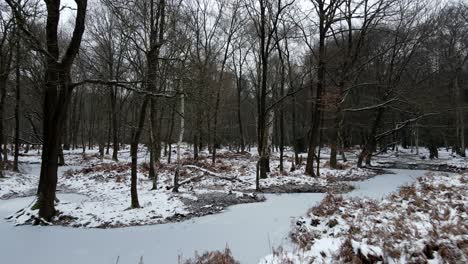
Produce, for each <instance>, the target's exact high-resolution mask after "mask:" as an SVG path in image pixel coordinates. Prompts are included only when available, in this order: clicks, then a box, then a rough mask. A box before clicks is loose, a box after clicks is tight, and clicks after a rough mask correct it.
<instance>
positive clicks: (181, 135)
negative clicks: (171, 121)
mask: <svg viewBox="0 0 468 264" xmlns="http://www.w3.org/2000/svg"><path fill="white" fill-rule="evenodd" d="M181 90H182V91H181V95H180V115H181V116H180V131H179V139H178V140H177V168H176V172H175V175H174V188H173V189H172V191H173V192H178V191H179V172H180V169H181V165H182V164H181V160H180V145H181V144H182V141H183V140H184V132H185V96H184V91H183V89H181Z"/></svg>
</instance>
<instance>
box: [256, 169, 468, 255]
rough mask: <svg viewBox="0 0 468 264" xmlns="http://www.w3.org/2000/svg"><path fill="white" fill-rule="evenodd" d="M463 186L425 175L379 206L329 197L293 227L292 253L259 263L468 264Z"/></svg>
mask: <svg viewBox="0 0 468 264" xmlns="http://www.w3.org/2000/svg"><path fill="white" fill-rule="evenodd" d="M467 183H468V174H455V173H446V172H428V173H426V175H424V176H422V177H420V178H418V180H417V181H416V183H414V184H412V185H408V186H403V187H401V188H400V190H399V191H398V192H397V193H394V194H392V195H390V196H388V197H387V198H385V199H383V200H371V199H362V198H359V199H353V198H345V197H342V196H340V195H330V194H329V195H327V196H326V197H325V198H324V199H323V201H322V202H321V203H320V204H319V205H317V206H315V207H313V208H311V209H310V210H309V211H308V213H307V214H306V215H305V216H303V217H300V218H298V219H297V221H296V222H295V223H294V225H293V227H292V231H291V233H290V236H291V238H292V241H293V242H294V244H295V245H296V249H294V250H292V251H287V250H283V249H281V248H280V249H277V250H276V251H275V252H274V253H273V254H271V255H269V256H267V257H265V258H264V259H263V260H262V261H261V262H260V263H262V264H277V263H278V264H279V263H312V262H313V263H377V262H379V263H467V262H468V213H467V209H468V186H467Z"/></svg>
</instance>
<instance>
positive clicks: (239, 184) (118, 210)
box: [0, 146, 376, 228]
mask: <svg viewBox="0 0 468 264" xmlns="http://www.w3.org/2000/svg"><path fill="white" fill-rule="evenodd" d="M65 154H66V155H65V159H66V166H62V167H60V171H59V179H58V190H59V192H62V193H75V194H80V195H84V196H85V197H86V199H83V200H82V201H80V202H79V203H77V202H65V201H60V202H59V203H57V206H56V209H57V210H58V211H59V215H58V217H57V218H56V219H54V223H56V224H60V225H69V226H74V227H104V228H105V227H122V226H132V225H145V224H158V223H164V222H168V221H179V220H180V219H184V218H185V217H192V216H198V215H203V214H208V213H215V212H219V211H221V210H222V209H223V208H224V207H225V206H227V205H230V204H236V203H245V202H256V201H261V200H262V198H261V197H257V196H255V195H253V193H254V192H255V171H256V161H257V157H256V156H255V150H253V154H249V153H244V154H239V153H235V152H231V151H229V150H226V149H222V150H220V151H219V154H218V160H217V162H216V164H212V163H211V159H210V158H209V157H208V155H209V154H208V153H207V152H201V153H200V156H201V157H200V158H199V159H198V160H194V159H193V158H192V153H191V152H190V150H189V149H188V146H185V148H184V149H183V160H182V164H183V169H182V170H181V172H180V182H181V183H183V182H187V183H186V184H183V185H182V186H181V187H180V188H179V190H180V193H173V192H172V191H171V190H170V188H169V187H170V186H172V184H173V177H174V172H175V169H176V166H177V165H176V164H174V161H173V162H172V163H170V164H168V163H167V160H166V159H165V158H163V159H162V161H163V162H162V163H161V164H160V166H159V167H158V169H157V172H158V189H157V190H151V189H152V185H153V183H152V180H151V179H149V178H148V174H149V172H148V162H149V153H148V152H147V151H146V148H145V147H144V146H141V148H140V151H139V153H138V155H139V165H140V166H139V169H138V196H139V200H140V205H141V206H142V208H138V209H131V210H130V209H129V206H130V163H129V162H130V157H129V152H128V150H122V151H121V152H120V153H119V154H120V156H119V162H115V161H112V160H111V159H110V157H109V156H106V157H104V158H103V159H99V158H98V157H97V155H96V154H97V153H96V150H94V151H87V153H86V154H85V155H83V154H82V153H81V150H75V151H68V152H65ZM174 156H175V155H174ZM285 156H286V157H285V170H284V172H280V171H279V168H278V165H279V160H278V159H279V158H278V154H277V153H275V154H274V155H273V157H272V158H271V168H272V172H271V173H270V175H269V178H267V179H262V180H261V181H260V185H261V188H262V189H263V190H264V191H266V192H297V191H299V192H326V191H327V190H334V191H338V192H340V191H346V190H349V189H350V188H349V185H348V184H347V183H345V182H344V181H347V180H360V179H367V178H369V177H372V176H374V175H375V174H376V172H375V171H372V170H367V169H358V168H353V167H351V166H347V167H346V168H345V169H343V170H332V169H330V168H327V167H325V166H324V168H322V169H321V176H320V177H310V176H307V175H304V168H305V164H302V165H301V166H297V169H296V170H295V171H293V172H290V167H291V161H292V156H293V153H292V152H289V151H288V152H286V155H285ZM20 161H21V173H11V172H8V174H7V178H5V179H0V186H1V187H0V199H8V198H13V197H24V196H30V195H32V194H34V193H35V191H36V188H37V182H38V175H39V169H40V156H39V155H38V153H37V152H30V153H29V154H27V155H22V156H21V157H20ZM190 179H192V181H189V180H190ZM207 193H209V194H213V193H215V194H217V195H218V196H219V195H224V196H228V195H229V197H234V199H237V201H233V198H230V201H229V203H224V204H223V205H222V206H220V205H219V204H218V203H216V202H213V203H210V202H209V201H208V202H207V201H203V202H199V200H200V197H201V196H200V195H203V194H207ZM194 204H196V205H197V206H199V207H203V208H196V207H195V206H193V205H194ZM208 207H211V208H212V210H207V208H208ZM202 209H203V210H202ZM36 214H37V210H34V211H32V210H30V208H25V209H24V210H23V211H21V212H18V213H17V214H15V215H14V216H13V217H12V218H11V220H12V222H14V223H15V224H27V223H30V222H31V220H32V219H34V216H35V215H36Z"/></svg>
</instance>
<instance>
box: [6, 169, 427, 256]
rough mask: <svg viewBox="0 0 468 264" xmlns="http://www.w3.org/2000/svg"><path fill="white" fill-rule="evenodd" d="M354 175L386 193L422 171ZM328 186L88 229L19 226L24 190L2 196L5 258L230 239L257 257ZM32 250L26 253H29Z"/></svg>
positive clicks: (279, 240) (368, 190)
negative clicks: (176, 218)
mask: <svg viewBox="0 0 468 264" xmlns="http://www.w3.org/2000/svg"><path fill="white" fill-rule="evenodd" d="M395 172H396V174H387V175H379V176H376V177H374V178H372V179H368V180H365V181H362V182H356V183H354V185H356V189H355V190H354V191H352V192H351V193H349V195H353V196H354V195H356V196H359V197H380V196H382V195H386V194H388V193H390V192H392V191H395V190H396V189H397V186H399V185H401V184H405V183H408V182H412V181H413V180H414V179H415V177H416V176H419V175H422V172H417V171H403V170H402V171H395ZM324 196H325V194H319V193H301V194H267V195H266V197H267V200H266V201H265V202H263V203H252V204H241V205H235V206H232V207H229V208H228V209H227V210H226V211H225V212H223V213H221V214H216V215H210V216H204V217H200V218H193V219H191V220H187V221H183V222H178V223H167V224H160V225H151V226H139V227H126V228H118V229H84V228H67V227H57V226H53V227H50V226H43V227H35V226H19V227H14V226H12V225H11V224H10V223H7V222H5V221H4V220H3V218H4V217H6V216H8V215H11V214H12V213H13V212H15V211H16V210H18V209H20V208H23V207H25V206H26V205H28V204H30V203H31V202H32V200H33V199H32V198H18V199H11V200H6V201H1V202H0V218H1V219H2V220H1V221H0V234H1V236H0V251H1V261H2V263H20V264H23V263H37V264H42V263H48V264H53V263H60V264H62V263H67V264H74V263H77V264H82V263H88V264H94V263H96V264H103V263H116V260H117V258H119V262H118V263H121V264H127V263H128V264H135V263H138V261H139V259H140V257H141V256H143V259H144V263H168V264H170V263H178V256H179V255H182V256H183V257H184V258H189V257H191V256H193V254H194V252H195V251H198V252H203V251H206V250H222V249H224V247H225V246H226V245H228V246H229V248H230V249H231V250H232V252H233V255H234V256H235V257H236V259H238V260H239V261H240V262H241V263H256V262H257V261H258V260H259V259H260V258H261V257H263V256H265V255H267V254H270V253H271V252H272V248H276V247H278V246H279V245H284V246H285V247H286V248H287V247H288V245H289V242H288V241H289V239H288V233H289V231H290V226H291V223H292V222H293V221H294V219H295V217H296V216H299V215H302V214H303V213H304V212H305V211H307V209H308V208H310V207H311V206H314V205H315V204H317V203H318V202H320V201H321V200H322V199H323V197H324ZM59 199H61V201H62V202H73V203H79V202H80V200H82V199H86V197H83V196H76V195H70V194H69V195H66V194H60V195H59ZM25 251H27V254H25Z"/></svg>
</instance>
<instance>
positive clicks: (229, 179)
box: [166, 165, 247, 190]
mask: <svg viewBox="0 0 468 264" xmlns="http://www.w3.org/2000/svg"><path fill="white" fill-rule="evenodd" d="M183 167H186V168H191V169H196V170H199V171H202V172H204V174H202V175H197V176H193V177H190V178H188V179H185V180H183V181H181V182H179V186H182V185H184V184H187V183H190V182H192V181H195V180H199V179H201V178H203V177H204V176H211V177H215V178H219V179H223V180H227V181H230V182H236V181H237V182H241V183H247V182H245V181H243V180H241V179H238V178H237V177H225V176H221V175H219V174H218V173H216V172H212V171H209V170H207V169H204V168H200V167H198V166H195V165H184V166H183ZM172 188H174V186H173V185H169V186H166V189H167V190H170V189H172Z"/></svg>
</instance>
